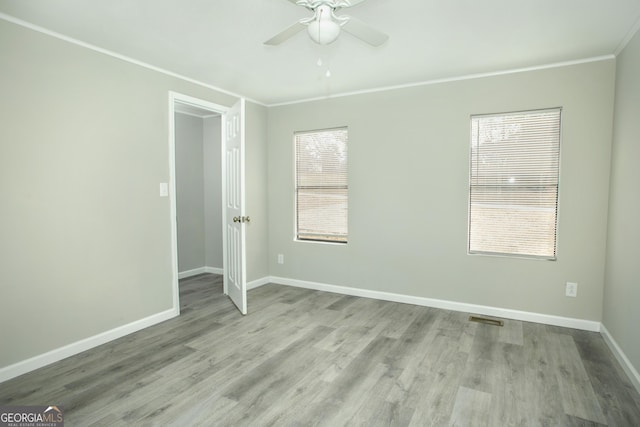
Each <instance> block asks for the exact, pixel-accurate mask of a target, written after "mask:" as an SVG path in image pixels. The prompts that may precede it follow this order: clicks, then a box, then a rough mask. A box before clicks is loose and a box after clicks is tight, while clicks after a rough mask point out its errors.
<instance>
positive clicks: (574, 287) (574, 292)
mask: <svg viewBox="0 0 640 427" xmlns="http://www.w3.org/2000/svg"><path fill="white" fill-rule="evenodd" d="M565 294H566V296H568V297H577V296H578V284H577V283H574V282H567V286H566V288H565Z"/></svg>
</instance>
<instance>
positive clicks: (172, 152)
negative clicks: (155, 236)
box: [169, 91, 246, 314]
mask: <svg viewBox="0 0 640 427" xmlns="http://www.w3.org/2000/svg"><path fill="white" fill-rule="evenodd" d="M176 103H180V104H186V105H191V106H194V107H198V108H201V109H204V110H208V111H211V112H212V113H216V114H220V115H221V116H222V121H223V122H224V118H225V117H226V114H227V112H228V111H229V109H230V107H227V106H224V105H220V104H215V103H213V102H209V101H205V100H203V99H198V98H194V97H192V96H189V95H184V94H181V93H178V92H173V91H169V203H170V205H171V206H170V210H171V214H170V215H171V216H170V219H171V221H170V222H171V276H172V278H171V282H172V288H173V308H174V310H175V311H176V313H177V314H180V283H179V278H178V275H179V271H178V223H177V200H176V196H177V194H176V191H177V190H176V127H175V104H176ZM220 145H221V147H220V148H221V151H222V153H221V156H222V157H221V165H220V167H221V173H224V168H225V164H226V155H225V152H226V150H225V142H224V126H223V125H222V126H220ZM226 197H227V195H226V186H225V183H224V179H223V182H222V199H223V200H222V202H223V203H222V204H223V206H224V201H225V200H226ZM221 226H222V227H223V229H222V236H223V240H226V212H225V209H223V212H222V224H221ZM222 253H223V255H222V256H223V259H225V260H226V259H227V247H226V244H224V243H223V245H222ZM243 262H246V260H243ZM225 274H226V272H225ZM223 283H224V285H223V288H224V289H223V290H224V293H225V294H227V281H226V280H223Z"/></svg>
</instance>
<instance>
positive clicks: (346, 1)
mask: <svg viewBox="0 0 640 427" xmlns="http://www.w3.org/2000/svg"><path fill="white" fill-rule="evenodd" d="M365 1H367V0H339V1H337V2H336V3H338V4H339V5H340V7H353V6H356V5H359V4H360V3H363V2H365ZM342 3H343V4H342Z"/></svg>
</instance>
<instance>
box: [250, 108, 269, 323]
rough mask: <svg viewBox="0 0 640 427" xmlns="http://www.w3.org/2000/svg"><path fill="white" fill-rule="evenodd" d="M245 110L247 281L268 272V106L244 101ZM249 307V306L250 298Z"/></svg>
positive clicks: (265, 274)
mask: <svg viewBox="0 0 640 427" xmlns="http://www.w3.org/2000/svg"><path fill="white" fill-rule="evenodd" d="M245 114H246V128H245V132H246V135H245V176H246V182H245V205H246V214H247V215H248V216H249V217H250V218H251V222H250V223H248V224H247V227H246V250H247V282H253V281H259V280H261V279H264V278H266V277H268V276H269V263H268V261H267V250H268V240H269V231H268V230H269V228H268V227H269V222H268V216H267V209H268V208H267V191H268V188H267V108H266V107H263V106H260V105H257V104H254V103H251V102H247V104H246V110H245ZM249 284H250V283H249ZM248 310H251V299H249V301H248Z"/></svg>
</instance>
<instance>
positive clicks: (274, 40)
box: [264, 22, 307, 46]
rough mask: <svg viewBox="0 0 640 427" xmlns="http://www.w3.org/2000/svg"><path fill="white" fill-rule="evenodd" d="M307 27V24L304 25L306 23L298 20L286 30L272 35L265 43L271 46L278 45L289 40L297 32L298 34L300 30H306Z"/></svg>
mask: <svg viewBox="0 0 640 427" xmlns="http://www.w3.org/2000/svg"><path fill="white" fill-rule="evenodd" d="M305 28H307V26H306V25H304V24H302V23H300V22H296V23H295V24H293V25H292V26H290V27H289V28H287V29H285V30H284V31H282V32H280V33H278V34H276V35H275V36H273V37H271V38H270V39H269V40H267V41H266V42H264V44H266V45H269V46H277V45H279V44H280V43H282V42H284V41H285V40H288V39H290V38H291V37H293V36H295V35H296V34H298V33H299V32H300V31H302V30H304V29H305Z"/></svg>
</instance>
